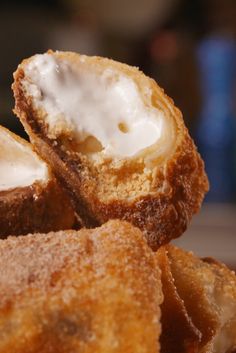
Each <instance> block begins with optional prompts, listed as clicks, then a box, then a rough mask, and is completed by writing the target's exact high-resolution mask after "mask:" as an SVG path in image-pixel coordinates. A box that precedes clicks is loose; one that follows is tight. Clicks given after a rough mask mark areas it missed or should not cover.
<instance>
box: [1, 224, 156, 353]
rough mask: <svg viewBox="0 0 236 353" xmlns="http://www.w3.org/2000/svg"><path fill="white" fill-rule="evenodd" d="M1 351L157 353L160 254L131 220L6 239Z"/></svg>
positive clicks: (3, 263) (3, 249)
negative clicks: (157, 259)
mask: <svg viewBox="0 0 236 353" xmlns="http://www.w3.org/2000/svg"><path fill="white" fill-rule="evenodd" d="M0 268H1V269H3V268H4V271H1V272H0V292H1V301H0V338H1V339H0V352H1V353H3V352H4V353H15V352H17V353H23V352H24V353H49V352H50V353H54V352H55V353H68V352H86V353H90V352H91V353H94V352H96V353H113V352H114V353H120V352H122V353H133V352H136V353H157V352H159V343H158V339H159V335H160V321H159V319H160V310H159V305H160V303H161V302H162V291H161V283H160V272H159V269H158V267H157V263H156V260H155V256H154V255H153V253H152V251H151V249H149V247H148V246H147V244H146V242H145V239H144V238H143V236H142V234H141V232H140V231H139V230H138V229H135V228H134V227H133V226H131V225H130V224H128V223H126V222H120V221H110V222H109V223H107V224H105V225H103V226H102V227H101V228H97V229H94V230H81V231H79V232H76V231H67V232H63V231H61V232H57V233H49V234H48V235H45V234H36V235H28V236H24V237H17V238H16V237H10V238H8V239H6V240H4V241H0Z"/></svg>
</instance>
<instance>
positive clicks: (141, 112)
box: [13, 51, 208, 249]
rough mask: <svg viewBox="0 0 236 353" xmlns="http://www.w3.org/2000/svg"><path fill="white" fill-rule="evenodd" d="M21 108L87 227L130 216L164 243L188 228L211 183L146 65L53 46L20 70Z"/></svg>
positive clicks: (151, 240) (42, 152)
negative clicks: (56, 49) (142, 67)
mask: <svg viewBox="0 0 236 353" xmlns="http://www.w3.org/2000/svg"><path fill="white" fill-rule="evenodd" d="M14 78H15V82H14V84H13V90H14V95H15V101H16V104H15V112H16V114H17V115H18V117H19V118H20V120H21V122H22V123H23V125H24V127H25V129H26V131H27V133H28V134H29V136H30V139H31V142H32V143H33V144H34V146H35V148H36V149H37V151H38V153H39V154H40V155H41V156H42V157H43V158H44V159H45V160H47V162H48V163H49V164H50V165H51V166H52V168H53V171H54V172H55V174H56V175H57V177H58V178H59V179H60V181H61V182H62V183H63V185H64V187H65V189H66V190H68V192H69V193H70V195H71V197H72V199H73V202H74V207H75V210H76V212H77V214H79V216H80V217H81V219H82V220H83V224H84V226H86V227H93V226H95V225H100V224H102V223H104V222H106V221H107V220H109V219H114V218H119V219H125V220H127V221H130V222H131V223H133V224H134V225H136V226H138V227H139V228H140V229H141V230H142V231H143V232H144V234H145V236H146V238H147V240H148V243H149V245H150V246H151V247H152V248H153V249H157V248H158V247H159V246H160V245H161V244H163V243H167V242H169V241H170V239H171V238H175V237H178V236H180V235H181V234H182V233H183V231H184V230H185V229H186V227H187V225H188V223H189V221H190V220H191V218H192V216H193V214H194V213H196V212H197V211H198V210H199V207H200V205H201V202H202V199H203V197H204V194H205V192H206V191H207V190H208V181H207V177H206V174H205V171H204V165H203V161H202V160H201V158H200V156H199V154H198V152H197V150H196V147H195V145H194V143H193V141H192V139H191V138H190V136H189V134H188V131H187V129H186V127H185V125H184V122H183V119H182V115H181V112H180V111H179V110H178V109H177V108H176V107H175V106H174V104H173V102H172V100H171V99H170V98H168V97H167V96H166V95H165V94H164V92H163V90H162V89H161V88H160V87H159V86H158V85H157V84H156V83H155V82H154V81H153V80H152V79H150V78H148V77H146V76H145V75H144V74H143V73H142V72H140V71H139V70H138V69H137V68H133V67H130V66H128V65H125V64H121V63H118V62H115V61H112V60H108V59H105V58H100V57H87V56H84V55H79V54H75V53H70V52H52V51H49V52H48V53H46V54H43V55H35V56H33V57H31V58H29V59H26V60H24V61H23V62H22V63H21V64H20V65H19V67H18V69H17V71H16V72H15V74H14Z"/></svg>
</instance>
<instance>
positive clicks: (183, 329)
mask: <svg viewBox="0 0 236 353" xmlns="http://www.w3.org/2000/svg"><path fill="white" fill-rule="evenodd" d="M156 256H157V260H158V264H159V267H160V269H161V282H162V290H163V295H164V301H163V303H162V304H161V325H162V333H161V337H160V344H161V352H162V353H199V346H200V342H201V333H200V331H199V330H198V329H197V328H196V326H194V324H193V322H192V320H191V316H189V315H188V312H187V310H186V308H185V305H184V302H183V300H182V299H181V298H180V296H179V294H178V292H177V290H176V287H175V283H174V278H173V276H172V273H171V269H170V265H169V260H168V257H167V254H166V250H165V248H164V247H161V248H160V249H159V250H158V251H157V253H156Z"/></svg>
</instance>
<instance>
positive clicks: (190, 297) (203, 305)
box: [166, 245, 236, 353]
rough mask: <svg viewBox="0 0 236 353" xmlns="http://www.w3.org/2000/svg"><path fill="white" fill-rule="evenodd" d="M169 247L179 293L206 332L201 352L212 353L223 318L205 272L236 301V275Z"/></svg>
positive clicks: (198, 324)
mask: <svg viewBox="0 0 236 353" xmlns="http://www.w3.org/2000/svg"><path fill="white" fill-rule="evenodd" d="M166 248H167V254H168V257H169V263H170V267H171V273H172V275H173V277H174V280H175V285H176V288H177V291H178V293H179V295H180V297H181V298H182V299H183V300H184V303H185V306H186V308H187V311H188V314H189V315H190V316H191V317H192V320H193V322H194V324H195V325H196V327H197V328H198V329H199V330H200V332H201V333H202V340H201V350H200V351H201V352H202V353H208V352H211V349H212V344H213V343H214V339H215V337H216V336H217V335H218V334H219V330H220V329H221V318H220V314H219V313H218V311H217V310H216V309H215V308H214V305H213V298H211V297H210V295H209V294H208V290H209V289H208V288H207V286H208V284H207V283H206V281H207V278H206V276H207V273H205V272H204V269H205V268H207V270H208V271H210V272H211V274H212V276H213V277H214V288H215V287H216V286H220V287H223V288H224V290H225V292H224V295H225V297H228V298H230V299H231V300H232V301H235V302H236V277H235V273H234V272H232V271H230V270H229V269H228V268H227V266H225V265H224V264H221V263H220V262H218V261H216V260H214V259H210V258H207V259H200V258H197V257H196V256H194V255H193V254H192V253H191V252H187V251H184V250H182V249H180V248H177V247H175V246H173V245H167V247H166ZM199 275H201V277H202V276H203V277H202V279H201V281H200V279H199V278H197V277H198V276H199ZM202 281H204V282H205V283H204V284H203V282H202ZM209 284H210V283H209Z"/></svg>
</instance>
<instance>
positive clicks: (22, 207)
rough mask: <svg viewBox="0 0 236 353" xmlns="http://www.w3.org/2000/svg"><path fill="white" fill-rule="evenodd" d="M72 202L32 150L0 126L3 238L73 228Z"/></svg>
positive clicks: (0, 222) (0, 233)
mask: <svg viewBox="0 0 236 353" xmlns="http://www.w3.org/2000/svg"><path fill="white" fill-rule="evenodd" d="M74 220H75V216H74V211H73V208H72V206H71V202H70V200H69V198H68V196H67V195H66V193H65V192H64V190H63V189H62V188H61V187H60V186H59V185H58V182H57V181H56V179H55V177H54V176H53V175H52V173H51V171H50V168H49V167H48V166H47V164H46V163H45V162H44V161H43V160H41V158H40V157H39V156H38V155H37V154H36V153H35V152H34V151H33V149H32V146H31V145H30V144H29V143H28V142H26V141H25V140H23V139H21V138H20V137H19V136H16V135H15V134H13V133H12V132H10V131H9V130H7V129H5V128H3V127H1V126H0V237H1V238H5V237H7V236H8V235H19V234H27V233H29V232H49V231H51V230H60V229H67V228H71V227H72V226H73V224H74Z"/></svg>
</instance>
